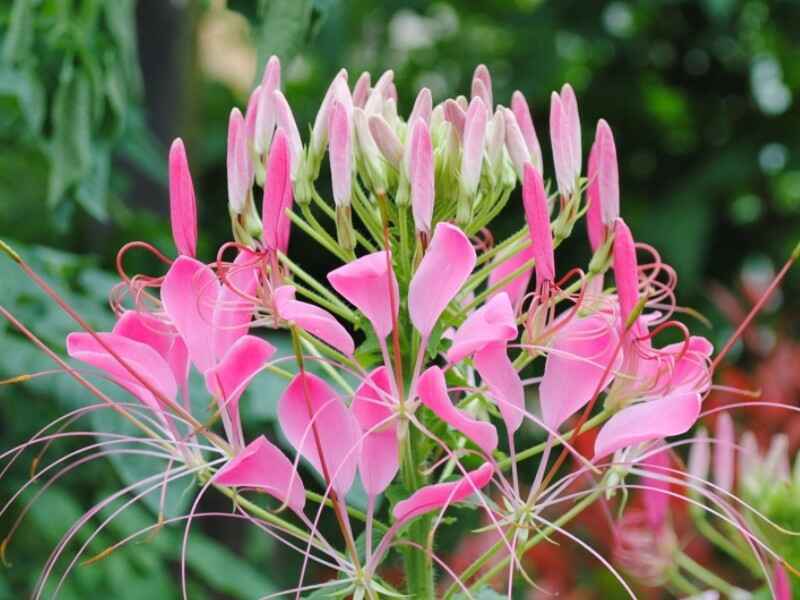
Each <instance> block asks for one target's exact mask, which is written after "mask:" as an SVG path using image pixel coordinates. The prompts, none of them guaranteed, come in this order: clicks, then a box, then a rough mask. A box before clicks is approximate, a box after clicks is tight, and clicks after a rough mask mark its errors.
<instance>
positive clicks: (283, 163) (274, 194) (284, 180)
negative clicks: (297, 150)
mask: <svg viewBox="0 0 800 600" xmlns="http://www.w3.org/2000/svg"><path fill="white" fill-rule="evenodd" d="M290 160H291V158H290V155H289V142H288V139H287V138H286V134H285V133H284V131H283V129H278V132H277V133H276V134H275V140H274V141H273V142H272V148H271V149H270V152H269V158H268V159H267V169H266V170H267V173H266V180H265V183H264V206H263V209H262V211H261V218H262V220H263V230H264V244H265V245H266V246H267V248H268V249H270V250H273V251H274V250H277V251H279V252H283V253H284V254H286V252H287V250H288V249H289V234H290V232H291V226H292V222H291V220H290V219H289V217H288V215H287V214H286V211H287V210H289V209H291V208H292V201H293V194H292V181H291V164H290Z"/></svg>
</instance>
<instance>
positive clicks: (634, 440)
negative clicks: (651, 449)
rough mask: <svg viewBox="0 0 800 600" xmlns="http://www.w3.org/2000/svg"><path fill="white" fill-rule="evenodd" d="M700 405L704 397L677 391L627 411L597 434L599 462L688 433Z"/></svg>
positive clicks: (612, 419) (634, 406) (595, 447)
mask: <svg viewBox="0 0 800 600" xmlns="http://www.w3.org/2000/svg"><path fill="white" fill-rule="evenodd" d="M700 404H701V399H700V394H698V393H696V392H676V393H674V394H669V395H667V396H664V397H663V398H659V399H658V400H648V401H646V402H641V403H639V404H634V405H632V406H628V407H627V408H623V409H622V410H621V411H619V412H618V413H617V414H615V415H614V416H613V417H611V418H610V419H609V420H608V421H606V423H605V425H603V427H602V428H601V429H600V432H599V433H598V434H597V439H596V440H595V444H594V457H595V460H597V459H599V458H603V457H605V456H608V455H609V454H611V453H612V452H616V451H617V450H619V449H620V448H627V447H628V446H633V445H634V444H640V443H642V442H648V441H651V440H656V439H660V438H664V437H668V436H671V435H680V434H682V433H686V432H687V431H689V429H691V427H692V425H694V424H695V422H696V421H697V417H698V416H699V415H700Z"/></svg>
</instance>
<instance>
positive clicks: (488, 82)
mask: <svg viewBox="0 0 800 600" xmlns="http://www.w3.org/2000/svg"><path fill="white" fill-rule="evenodd" d="M476 96H477V97H478V98H480V99H481V100H483V103H484V105H485V106H486V109H487V110H492V107H493V106H494V102H493V101H492V76H491V75H490V74H489V69H487V68H486V65H478V66H477V67H475V71H474V73H473V74H472V97H473V98H475V97H476Z"/></svg>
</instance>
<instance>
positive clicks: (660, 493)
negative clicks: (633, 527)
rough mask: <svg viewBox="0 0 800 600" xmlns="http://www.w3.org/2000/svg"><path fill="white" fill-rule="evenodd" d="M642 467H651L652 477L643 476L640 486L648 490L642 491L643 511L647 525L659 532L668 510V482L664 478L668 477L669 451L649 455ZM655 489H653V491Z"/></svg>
mask: <svg viewBox="0 0 800 600" xmlns="http://www.w3.org/2000/svg"><path fill="white" fill-rule="evenodd" d="M642 466H643V467H645V468H647V467H651V469H649V471H652V473H653V475H654V476H652V477H648V476H643V477H642V486H644V487H646V488H649V489H644V490H642V499H643V501H644V510H645V514H646V515H647V523H648V524H649V525H650V527H651V528H653V529H654V530H655V531H660V530H661V528H662V527H663V526H664V523H665V521H666V517H667V510H668V509H669V494H668V493H667V492H669V482H668V481H664V479H663V478H664V477H669V476H670V475H671V473H670V472H669V471H667V469H668V468H669V451H667V450H661V451H660V452H656V453H655V454H651V455H650V456H648V457H647V458H646V459H644V460H643V461H642ZM653 488H655V489H653Z"/></svg>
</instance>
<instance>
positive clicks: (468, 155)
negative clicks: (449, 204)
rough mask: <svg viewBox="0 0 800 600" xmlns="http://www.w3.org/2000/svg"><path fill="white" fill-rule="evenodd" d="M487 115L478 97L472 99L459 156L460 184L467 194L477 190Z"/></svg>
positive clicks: (484, 106) (484, 142)
mask: <svg viewBox="0 0 800 600" xmlns="http://www.w3.org/2000/svg"><path fill="white" fill-rule="evenodd" d="M488 120H489V115H488V113H487V112H486V105H485V104H484V103H483V100H481V99H480V98H478V97H475V98H473V99H472V101H471V102H470V103H469V108H468V109H467V116H466V120H465V122H464V145H463V152H462V155H461V184H462V185H463V186H464V191H465V192H466V193H467V194H474V193H475V191H476V190H477V189H478V181H479V180H480V177H481V166H482V165H483V150H484V146H485V144H486V124H487V122H488Z"/></svg>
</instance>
